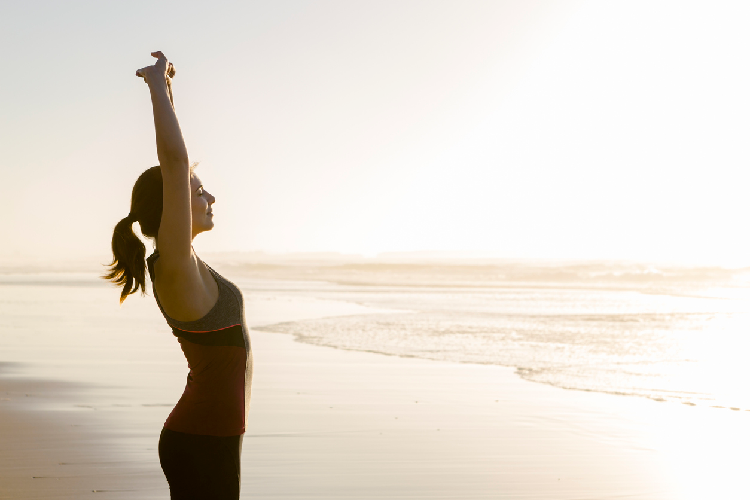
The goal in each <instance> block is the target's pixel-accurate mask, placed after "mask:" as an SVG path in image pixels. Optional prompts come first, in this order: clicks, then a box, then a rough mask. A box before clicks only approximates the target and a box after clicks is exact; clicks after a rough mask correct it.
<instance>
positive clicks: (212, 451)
mask: <svg viewBox="0 0 750 500" xmlns="http://www.w3.org/2000/svg"><path fill="white" fill-rule="evenodd" d="M151 55H152V56H154V57H155V58H156V59H157V60H156V63H155V64H154V65H153V66H147V67H145V68H141V69H139V70H138V71H137V72H136V75H137V76H139V77H141V78H143V79H144V81H145V82H146V84H147V85H148V88H149V90H150V92H151V102H152V105H153V113H154V126H155V129H156V150H157V154H158V159H159V166H156V167H152V168H149V169H148V170H146V171H145V172H143V173H142V174H141V175H140V177H139V178H138V180H137V181H136V183H135V185H134V186H133V193H132V197H131V202H130V213H129V214H128V215H127V217H125V218H123V219H122V220H121V221H120V222H118V223H117V225H116V226H115V230H114V234H113V235H112V253H113V260H112V264H111V265H110V271H109V273H108V274H107V275H106V276H105V278H106V279H108V280H111V281H113V282H114V283H116V284H118V285H120V286H122V291H121V294H120V302H122V301H124V300H125V299H126V298H127V297H128V295H130V294H133V293H136V292H137V291H138V290H139V289H140V290H141V291H142V292H144V293H145V290H146V270H148V272H149V275H150V277H151V282H152V284H153V292H154V298H155V299H156V303H157V305H158V307H159V309H160V310H161V312H162V314H163V315H164V318H165V319H166V320H167V323H168V324H169V326H170V327H171V328H172V332H173V334H174V335H175V336H176V337H177V340H178V341H179V343H180V346H181V348H182V351H183V352H184V354H185V358H186V359H187V362H188V367H189V369H190V372H189V374H188V377H187V386H186V387H185V392H184V393H183V394H182V397H181V398H180V400H179V401H178V403H177V404H176V405H175V407H174V409H173V410H172V412H171V413H170V415H169V417H168V418H167V420H166V422H165V423H164V428H163V429H162V432H161V436H160V438H159V460H160V462H161V467H162V470H163V471H164V475H165V476H166V477H167V481H168V483H169V489H170V495H171V498H172V499H188V498H191V499H192V498H196V499H197V498H200V499H204V498H205V499H207V498H211V499H237V498H239V492H240V454H241V451H242V436H243V434H244V432H245V422H246V421H247V411H248V405H249V402H250V401H249V400H250V383H251V379H252V354H251V350H250V339H249V337H248V330H247V326H246V324H245V317H244V306H243V299H242V294H241V293H240V290H239V289H238V288H237V287H236V286H235V285H234V284H233V283H231V282H229V281H228V280H226V279H224V278H223V277H222V276H221V275H219V274H218V273H217V272H216V271H214V270H213V269H211V268H210V267H209V266H208V265H206V264H205V263H204V262H203V261H202V260H201V259H200V258H198V256H197V255H196V254H195V252H194V250H193V246H192V242H193V239H194V238H195V237H196V236H197V235H198V234H200V233H202V232H204V231H209V230H211V229H212V228H213V226H214V222H213V212H212V206H213V204H214V201H215V199H214V197H213V196H212V195H211V194H209V192H208V191H206V190H205V189H204V187H203V185H202V184H201V181H200V179H199V178H198V177H197V176H196V175H195V172H193V169H192V168H191V167H190V162H189V160H188V153H187V148H186V147H185V142H184V140H183V137H182V132H181V131H180V126H179V123H178V121H177V116H176V114H175V110H174V106H173V101H172V84H171V78H172V77H173V76H174V67H173V66H172V64H171V63H169V62H168V61H167V58H166V57H165V56H164V54H162V53H161V52H153V53H152V54H151ZM134 222H138V223H139V225H140V228H141V232H142V233H143V234H144V235H145V236H147V237H149V238H153V239H154V240H155V243H156V250H155V251H154V253H153V254H152V255H151V256H149V257H148V258H146V247H145V246H144V245H143V242H142V241H141V240H140V239H139V238H138V236H136V235H135V233H134V232H133V229H132V225H133V223H134Z"/></svg>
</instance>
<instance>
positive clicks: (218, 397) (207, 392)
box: [147, 251, 252, 436]
mask: <svg viewBox="0 0 750 500" xmlns="http://www.w3.org/2000/svg"><path fill="white" fill-rule="evenodd" d="M158 258H159V252H158V251H156V252H154V253H153V254H152V255H151V256H150V257H149V258H148V259H147V263H148V271H149V274H150V275H151V281H152V283H153V282H154V278H155V270H154V267H155V266H154V263H155V262H156V260H157V259H158ZM206 267H207V268H208V270H209V271H210V272H211V274H212V275H213V277H214V279H215V280H216V284H217V286H218V288H219V298H218V300H217V301H216V304H215V305H214V306H213V308H212V309H211V310H210V311H209V312H208V313H207V314H206V315H205V316H203V317H202V318H200V319H198V320H195V321H178V320H176V319H173V318H171V317H170V316H169V315H168V314H167V313H166V312H165V311H164V308H163V307H162V305H161V302H160V301H159V297H158V295H157V293H156V287H155V286H154V287H153V290H154V297H155V298H156V303H157V305H158V306H159V310H161V312H162V314H163V315H164V318H165V319H166V320H167V323H168V324H169V326H170V327H172V333H173V334H174V335H175V337H177V340H178V342H179V343H180V347H181V348H182V352H183V353H184V354H185V358H186V359H187V362H188V368H189V369H190V372H189V373H188V377H187V385H186V387H185V392H184V393H183V394H182V397H181V398H180V400H179V401H178V402H177V405H175V407H174V409H173V410H172V413H171V414H170V415H169V417H168V418H167V421H166V422H165V423H164V427H165V428H167V429H170V430H173V431H177V432H185V433H188V434H204V435H210V436H235V435H238V434H242V433H244V432H245V422H246V421H247V413H248V408H249V403H250V385H251V381H252V351H251V349H250V338H249V336H248V329H247V325H246V323H245V313H244V304H243V298H242V293H241V292H240V290H239V288H237V286H236V285H234V283H232V282H230V281H229V280H227V279H225V278H224V277H223V276H221V275H220V274H219V273H217V272H216V271H214V270H213V269H211V267H209V266H208V265H206Z"/></svg>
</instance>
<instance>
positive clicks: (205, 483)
mask: <svg viewBox="0 0 750 500" xmlns="http://www.w3.org/2000/svg"><path fill="white" fill-rule="evenodd" d="M241 453H242V435H240V436H228V437H219V436H203V435H199V434H185V433H183V432H176V431H170V430H169V429H162V431H161V437H160V438H159V461H160V462H161V469H162V470H163V471H164V475H165V476H167V482H168V483H169V495H170V498H171V499H172V500H208V499H210V500H238V499H239V498H240V454H241Z"/></svg>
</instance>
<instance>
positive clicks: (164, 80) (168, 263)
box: [136, 52, 193, 275]
mask: <svg viewBox="0 0 750 500" xmlns="http://www.w3.org/2000/svg"><path fill="white" fill-rule="evenodd" d="M151 55H152V56H154V57H155V58H156V59H157V60H156V64H154V65H153V66H147V67H145V68H141V69H139V70H138V71H136V75H137V76H139V77H142V78H143V79H144V80H145V81H146V83H147V84H148V87H149V89H150V91H151V103H152V105H153V109H154V128H155V130H156V152H157V155H158V158H159V165H160V167H161V173H162V178H163V180H164V199H163V207H164V208H163V210H162V217H161V225H160V226H159V235H158V237H157V248H158V250H159V255H160V258H159V260H160V261H161V262H160V264H159V267H160V268H161V270H162V272H163V273H164V274H166V275H172V274H183V273H184V272H185V271H187V270H188V269H190V268H191V267H193V266H191V263H192V220H191V213H190V162H189V159H188V153H187V148H186V147H185V141H184V139H183V137H182V131H181V130H180V124H179V122H178V121H177V115H176V114H175V110H174V106H173V103H172V89H171V81H170V78H171V76H172V75H174V68H173V66H172V65H171V64H170V63H169V61H167V58H166V57H165V56H164V54H162V53H161V52H152V53H151ZM188 274H189V271H188ZM183 275H184V274H183Z"/></svg>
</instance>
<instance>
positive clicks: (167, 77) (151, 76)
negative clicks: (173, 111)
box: [135, 50, 175, 106]
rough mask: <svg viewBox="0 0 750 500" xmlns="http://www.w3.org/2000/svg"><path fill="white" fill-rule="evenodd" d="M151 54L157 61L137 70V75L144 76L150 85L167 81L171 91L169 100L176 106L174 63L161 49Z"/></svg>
mask: <svg viewBox="0 0 750 500" xmlns="http://www.w3.org/2000/svg"><path fill="white" fill-rule="evenodd" d="M151 55H152V56H154V57H155V58H156V63H155V64H154V65H152V66H146V67H145V68H141V69H139V70H137V71H136V72H135V76H138V77H140V78H143V80H144V81H145V82H146V83H147V84H148V85H149V86H150V85H152V84H155V83H157V82H158V83H160V82H165V83H166V84H167V90H168V91H169V100H170V102H171V103H172V106H174V100H173V99H172V77H174V75H175V70H174V65H173V64H172V63H171V62H169V61H167V57H166V56H165V55H164V54H163V53H162V52H161V51H160V50H157V51H156V52H152V53H151Z"/></svg>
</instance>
